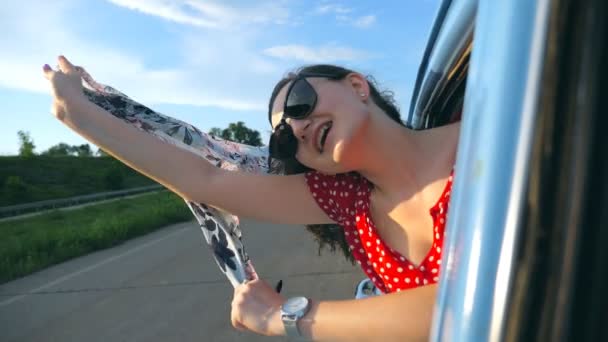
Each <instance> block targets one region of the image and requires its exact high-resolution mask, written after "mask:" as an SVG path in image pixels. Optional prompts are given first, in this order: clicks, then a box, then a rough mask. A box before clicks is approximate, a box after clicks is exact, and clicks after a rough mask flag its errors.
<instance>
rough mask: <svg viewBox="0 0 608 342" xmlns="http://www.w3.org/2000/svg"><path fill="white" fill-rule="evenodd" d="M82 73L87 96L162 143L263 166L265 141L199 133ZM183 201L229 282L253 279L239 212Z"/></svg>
mask: <svg viewBox="0 0 608 342" xmlns="http://www.w3.org/2000/svg"><path fill="white" fill-rule="evenodd" d="M82 74H83V86H84V93H85V95H86V96H87V97H88V99H89V100H90V101H91V102H93V103H95V104H96V105H98V106H99V107H101V108H103V109H105V110H106V111H108V112H109V113H111V114H112V115H114V116H115V117H117V118H119V119H121V120H123V121H124V122H126V123H128V124H130V125H133V126H134V127H137V128H138V129H140V130H142V131H144V132H146V133H148V134H151V135H154V136H156V137H157V138H159V139H160V140H162V141H164V142H166V143H170V144H173V145H175V146H177V147H179V148H182V149H185V150H188V151H191V152H192V153H195V154H197V155H199V156H201V157H203V158H205V159H206V160H207V161H208V162H210V163H211V164H213V165H215V166H217V167H220V168H222V169H226V170H239V171H246V172H253V173H266V172H267V170H268V149H267V147H253V146H249V145H244V144H238V143H234V142H231V141H227V140H223V139H220V138H217V137H214V136H212V135H209V134H206V133H203V132H202V131H200V130H199V129H197V128H196V127H194V126H192V125H190V124H187V123H185V122H182V121H180V120H177V119H175V118H172V117H169V116H166V115H163V114H160V113H157V112H155V111H153V110H151V109H150V108H148V107H146V106H144V105H142V104H140V103H138V102H136V101H133V100H132V99H131V98H129V97H128V96H127V95H125V94H123V93H121V92H119V91H118V90H116V89H114V88H112V87H110V86H107V85H104V84H100V83H97V82H96V81H95V80H94V79H93V78H92V77H91V75H89V74H88V73H87V72H86V71H84V70H83V72H82ZM202 181H203V180H201V183H202ZM186 204H187V205H188V207H189V208H190V210H191V211H192V213H193V214H194V217H195V218H196V220H197V221H198V224H199V225H200V227H201V230H202V232H203V236H204V237H205V240H206V241H207V244H208V245H209V247H210V248H211V250H212V251H213V256H214V257H215V261H216V262H217V265H218V266H219V267H220V269H221V270H222V272H224V274H225V275H226V277H228V280H229V281H230V283H231V284H232V286H235V287H236V286H237V285H238V284H241V283H244V282H246V281H248V280H253V279H256V278H257V274H256V272H255V269H254V268H253V265H252V264H251V260H249V256H248V255H247V253H246V252H245V248H244V246H243V242H242V240H241V230H240V228H239V219H238V217H237V216H235V215H232V214H231V213H229V212H227V211H224V210H221V209H217V208H214V207H212V206H209V205H206V204H204V203H195V202H191V201H186Z"/></svg>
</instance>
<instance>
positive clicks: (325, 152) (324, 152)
mask: <svg viewBox="0 0 608 342" xmlns="http://www.w3.org/2000/svg"><path fill="white" fill-rule="evenodd" d="M306 80H307V81H308V82H309V83H310V84H311V85H312V87H313V88H314V89H315V91H316V93H317V103H316V106H315V108H314V110H313V111H312V113H311V114H310V115H308V116H307V117H306V118H304V119H291V118H287V123H288V124H289V125H290V126H291V128H292V129H293V133H294V135H295V137H296V139H297V141H298V148H297V152H296V159H297V160H298V161H299V162H300V163H302V164H303V165H305V166H307V167H310V168H312V169H315V170H317V171H320V172H323V173H326V174H335V173H343V172H349V171H353V167H355V165H356V162H355V163H353V162H354V161H355V159H354V158H356V154H357V153H356V146H357V144H358V143H360V141H359V140H360V138H361V130H362V129H363V128H364V127H365V125H366V123H367V122H368V119H369V108H368V106H367V98H368V97H369V88H368V85H367V81H366V80H365V78H364V77H363V76H361V75H359V74H349V75H348V76H347V77H346V78H344V79H343V80H340V81H333V80H329V79H327V78H321V77H309V78H306ZM290 84H291V82H290V83H288V84H286V85H285V86H284V87H283V88H282V89H281V90H280V91H279V93H278V94H277V97H276V98H275V101H274V103H273V106H272V115H271V121H272V126H273V130H274V127H277V125H278V124H279V123H280V122H281V118H282V115H283V113H282V112H283V107H284V103H285V98H286V95H287V94H286V93H287V90H288V89H289V85H290ZM361 94H363V96H362V95H361Z"/></svg>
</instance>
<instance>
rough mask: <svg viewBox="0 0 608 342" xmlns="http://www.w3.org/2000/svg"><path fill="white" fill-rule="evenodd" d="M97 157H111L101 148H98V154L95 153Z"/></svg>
mask: <svg viewBox="0 0 608 342" xmlns="http://www.w3.org/2000/svg"><path fill="white" fill-rule="evenodd" d="M95 155H97V156H98V157H109V156H110V155H109V154H108V153H106V151H104V150H102V149H101V148H97V152H95Z"/></svg>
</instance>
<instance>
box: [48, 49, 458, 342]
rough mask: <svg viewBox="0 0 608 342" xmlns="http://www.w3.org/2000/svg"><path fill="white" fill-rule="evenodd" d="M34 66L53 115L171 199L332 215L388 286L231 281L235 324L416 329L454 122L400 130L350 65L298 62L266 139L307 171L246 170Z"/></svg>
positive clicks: (294, 215)
mask: <svg viewBox="0 0 608 342" xmlns="http://www.w3.org/2000/svg"><path fill="white" fill-rule="evenodd" d="M44 74H45V76H46V78H47V79H48V80H49V81H50V83H51V86H52V90H53V96H54V105H53V109H54V114H55V115H56V116H57V118H58V119H59V120H61V121H62V122H63V123H65V124H66V125H68V126H69V127H70V128H71V129H73V130H74V131H76V132H77V133H79V134H80V135H82V136H83V137H85V138H86V139H88V140H89V141H91V142H92V143H94V144H96V145H98V146H100V147H102V148H103V149H104V150H106V151H108V152H110V153H111V154H112V155H114V156H115V157H117V158H119V159H120V160H122V161H123V162H124V163H126V164H128V165H129V166H131V167H133V168H135V169H137V170H138V171H140V172H141V173H143V174H145V175H147V176H149V177H151V178H153V179H155V180H156V181H158V182H159V183H161V184H163V185H165V186H166V187H168V188H169V189H171V190H172V191H174V192H176V193H177V194H179V195H180V196H181V197H183V198H185V199H189V200H192V201H196V202H205V203H210V204H212V205H214V206H217V207H220V208H223V209H226V210H228V211H230V212H232V213H235V214H237V215H243V216H247V217H251V218H256V219H260V220H267V221H272V222H277V223H290V224H329V223H337V224H339V225H340V226H342V227H343V230H344V237H345V239H346V241H347V242H348V244H349V248H350V250H351V253H352V254H353V256H354V258H355V259H356V260H357V262H358V263H359V264H360V265H361V267H362V268H363V270H364V272H365V273H366V274H367V275H368V276H369V277H370V279H371V280H372V281H373V282H374V283H375V284H376V286H377V287H378V288H379V289H380V290H382V291H383V292H385V293H386V294H387V295H383V296H378V297H373V298H368V299H363V300H350V301H333V302H331V301H316V300H314V299H313V300H310V299H307V298H304V297H299V298H298V297H296V298H291V299H289V300H286V299H285V298H283V297H282V296H281V295H280V294H278V293H276V291H275V290H274V289H273V288H272V287H271V286H269V284H267V283H266V282H265V281H263V280H254V281H250V282H248V283H246V284H243V285H241V286H238V287H237V288H236V289H235V294H234V299H233V302H232V317H231V318H232V324H233V325H234V326H235V327H236V328H237V329H247V330H251V331H253V332H256V333H259V334H265V335H285V334H288V335H290V336H303V337H305V338H308V339H312V340H330V341H340V340H344V341H351V340H361V341H393V340H395V341H397V340H398V341H404V340H427V339H428V334H429V330H430V324H431V318H432V317H431V316H432V310H433V305H434V299H435V292H436V283H437V280H438V274H439V270H440V267H441V247H442V241H443V233H444V232H443V229H444V225H445V215H446V212H447V204H448V199H449V195H450V189H451V180H452V174H453V165H454V164H455V154H456V147H457V143H458V133H459V124H452V125H448V126H443V127H440V128H436V129H431V130H426V131H413V130H410V129H408V128H406V127H405V126H403V125H402V124H401V122H400V119H399V117H398V112H397V111H396V109H395V108H394V107H393V106H391V105H390V102H388V101H386V99H385V98H383V97H382V96H381V94H380V93H379V92H378V91H377V89H376V88H375V87H374V85H373V84H372V83H370V82H369V81H368V80H367V79H366V78H365V77H364V76H362V75H361V74H359V73H356V72H353V71H351V70H347V69H343V68H340V67H334V66H327V65H322V66H314V67H309V68H304V69H301V70H300V71H299V72H298V73H297V74H291V75H290V76H289V77H287V78H286V79H284V80H282V81H281V82H279V83H278V84H277V86H276V87H275V90H274V91H273V94H272V96H271V99H270V104H269V118H270V121H271V124H272V127H273V133H272V137H271V141H270V145H269V147H270V154H271V157H273V158H275V159H276V160H278V163H279V164H283V165H286V166H288V167H289V168H290V169H292V170H291V172H293V171H294V170H308V171H306V172H304V173H296V174H291V175H283V176H276V175H255V174H249V173H244V172H232V171H226V170H222V169H219V168H216V167H214V166H213V165H211V164H209V163H208V162H207V161H205V160H203V159H201V158H199V157H197V156H196V155H194V154H193V153H191V152H188V151H186V150H181V149H179V148H177V147H175V146H173V145H171V144H166V143H163V142H162V141H160V140H158V139H157V138H155V137H153V136H150V135H148V134H146V133H144V132H141V131H139V130H137V129H136V128H134V127H131V126H129V125H128V124H125V123H123V122H121V121H120V120H118V119H116V118H114V117H113V116H112V115H108V113H107V112H105V111H104V110H103V109H102V108H100V107H98V106H96V105H95V104H93V103H91V102H89V101H88V100H87V99H86V98H85V96H84V95H83V91H82V85H81V80H80V74H79V71H78V70H77V68H75V67H74V66H73V65H72V64H71V63H70V62H69V61H67V60H66V59H65V58H63V57H60V58H59V70H52V69H51V68H50V67H49V66H48V65H45V66H44ZM170 165H180V167H179V168H172V167H170ZM294 166H296V167H294ZM189 170H200V172H198V173H196V174H193V173H192V172H191V171H189ZM288 171H289V170H288ZM291 172H287V173H291ZM201 178H204V179H205V183H204V186H203V185H201V184H200V179H201ZM231 189H234V191H238V192H239V194H240V196H236V197H235V196H230V193H231V192H232V191H231ZM258 198H264V199H265V200H264V201H259V200H257V199H258Z"/></svg>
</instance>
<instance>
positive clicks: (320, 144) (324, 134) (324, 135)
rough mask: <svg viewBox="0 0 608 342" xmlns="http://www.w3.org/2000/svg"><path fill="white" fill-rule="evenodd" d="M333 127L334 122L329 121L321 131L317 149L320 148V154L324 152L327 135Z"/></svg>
mask: <svg viewBox="0 0 608 342" xmlns="http://www.w3.org/2000/svg"><path fill="white" fill-rule="evenodd" d="M331 126H332V121H329V122H327V123H326V124H324V125H323V126H322V127H321V131H320V132H319V135H318V137H317V139H318V141H317V147H318V148H319V152H323V145H325V140H326V139H327V134H328V133H329V130H330V129H331Z"/></svg>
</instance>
